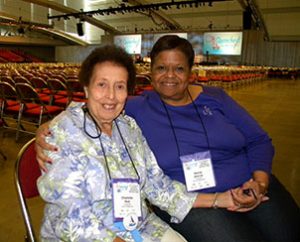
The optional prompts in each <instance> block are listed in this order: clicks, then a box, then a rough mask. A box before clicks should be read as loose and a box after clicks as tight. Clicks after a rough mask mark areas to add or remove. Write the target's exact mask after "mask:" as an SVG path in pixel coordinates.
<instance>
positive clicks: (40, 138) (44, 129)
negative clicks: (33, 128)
mask: <svg viewBox="0 0 300 242" xmlns="http://www.w3.org/2000/svg"><path fill="white" fill-rule="evenodd" d="M50 135H51V133H50V131H49V124H48V123H44V124H42V125H41V126H40V127H39V128H38V130H37V132H36V140H35V151H36V159H37V161H38V163H39V166H40V168H41V169H42V170H43V171H45V172H47V169H46V166H45V163H46V162H48V163H51V162H52V160H51V159H50V158H49V157H47V156H46V155H45V154H44V151H43V150H50V151H57V147H55V146H54V145H50V144H48V143H47V142H46V140H45V139H46V137H47V136H50Z"/></svg>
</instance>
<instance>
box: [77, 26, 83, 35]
mask: <svg viewBox="0 0 300 242" xmlns="http://www.w3.org/2000/svg"><path fill="white" fill-rule="evenodd" d="M77 33H78V35H79V36H83V35H84V33H83V27H82V23H77Z"/></svg>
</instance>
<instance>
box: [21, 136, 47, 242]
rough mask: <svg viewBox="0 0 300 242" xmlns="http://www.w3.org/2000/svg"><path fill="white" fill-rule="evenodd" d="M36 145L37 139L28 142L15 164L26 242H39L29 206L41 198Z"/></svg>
mask: <svg viewBox="0 0 300 242" xmlns="http://www.w3.org/2000/svg"><path fill="white" fill-rule="evenodd" d="M34 144H35V138H33V139H31V140H30V141H28V142H27V143H26V144H25V145H24V146H23V147H22V149H21V150H20V151H19V153H18V156H17V160H16V163H15V185H16V189H17V196H18V199H19V203H20V208H21V212H22V216H23V220H24V224H25V228H26V235H24V238H25V241H26V242H27V241H28V242H29V241H30V242H35V241H37V239H36V236H35V232H34V228H33V226H32V221H31V216H30V211H29V209H28V206H27V200H28V199H30V198H33V197H37V196H39V192H38V189H37V185H36V181H37V179H38V177H39V176H40V175H41V171H40V169H39V166H38V162H37V161H36V158H35V157H36V154H35V149H34Z"/></svg>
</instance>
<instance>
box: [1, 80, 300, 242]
mask: <svg viewBox="0 0 300 242" xmlns="http://www.w3.org/2000/svg"><path fill="white" fill-rule="evenodd" d="M227 91H228V93H229V94H230V95H232V96H233V97H234V98H235V99H236V100H237V101H238V102H239V103H240V104H241V105H243V106H244V107H245V108H246V109H247V110H248V111H249V112H250V113H251V114H252V115H253V116H254V117H255V118H256V119H257V120H258V121H259V122H260V123H261V125H262V127H263V128H264V129H265V130H267V132H268V133H269V135H270V136H271V137H272V139H273V143H274V145H275V149H276V155H275V159H274V165H273V173H274V174H275V175H277V177H278V178H279V179H280V180H281V181H282V183H283V184H285V186H286V187H287V189H288V190H289V191H290V192H291V193H292V195H293V196H294V198H295V199H296V200H297V203H298V204H299V205H300V192H299V187H300V175H299V174H300V98H299V95H300V80H296V81H295V80H266V81H263V82H259V83H254V84H251V85H247V86H242V87H238V88H236V89H232V90H227ZM14 137H15V134H14V132H13V131H9V130H3V129H0V149H1V150H2V151H4V152H5V154H6V155H7V157H8V159H7V160H6V161H4V160H3V159H2V157H1V156H0V191H1V196H0V214H1V216H0V242H18V241H23V239H22V237H23V233H24V226H23V220H22V217H21V212H20V208H19V205H18V200H17V197H16V192H15V186H14V178H13V175H14V173H13V172H14V163H15V160H16V156H17V153H18V151H19V149H20V148H21V147H22V145H23V144H24V143H25V142H26V141H28V140H29V139H30V138H31V137H33V136H32V135H24V134H22V135H21V138H20V140H19V141H18V142H17V143H16V142H15V140H14ZM30 208H32V209H34V224H35V227H38V226H39V224H40V219H41V213H42V209H43V204H42V202H41V201H40V200H39V199H34V200H33V201H31V202H30Z"/></svg>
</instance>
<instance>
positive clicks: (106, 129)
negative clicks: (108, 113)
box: [98, 122, 112, 136]
mask: <svg viewBox="0 0 300 242" xmlns="http://www.w3.org/2000/svg"><path fill="white" fill-rule="evenodd" d="M98 125H99V127H100V128H101V132H102V133H105V134H107V135H108V136H112V122H107V123H105V122H104V123H100V122H98Z"/></svg>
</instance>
